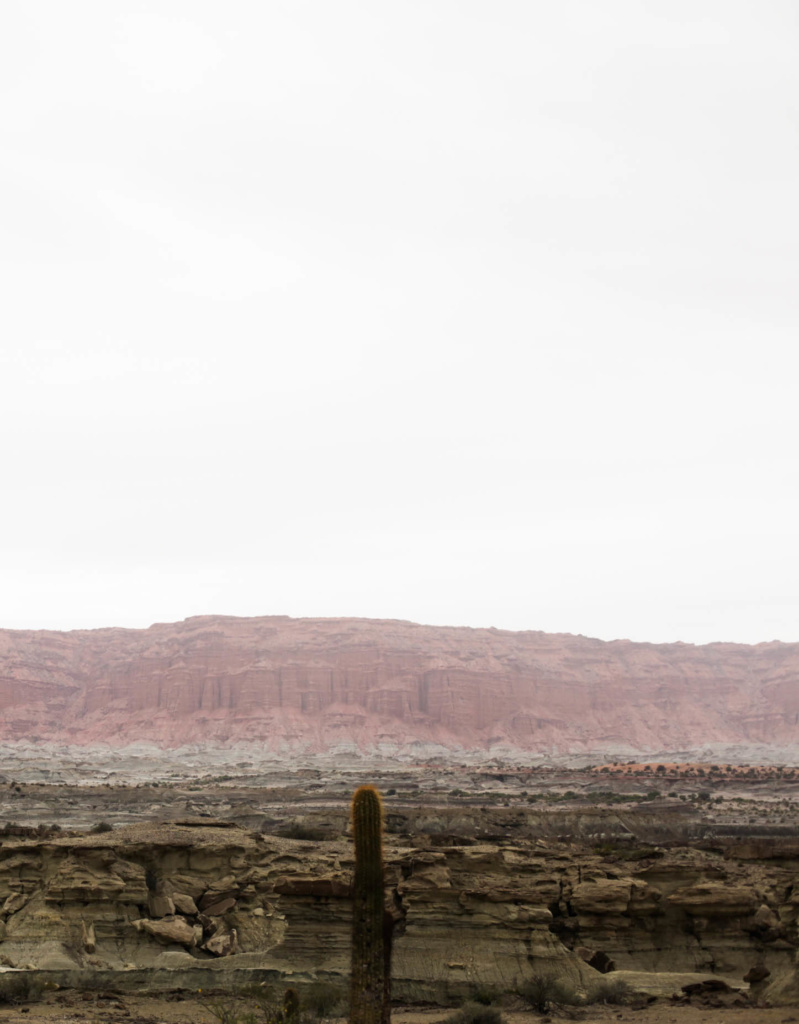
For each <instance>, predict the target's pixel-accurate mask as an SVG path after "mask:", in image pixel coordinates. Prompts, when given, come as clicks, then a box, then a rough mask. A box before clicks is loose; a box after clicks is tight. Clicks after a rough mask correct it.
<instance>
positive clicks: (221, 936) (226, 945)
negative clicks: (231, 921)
mask: <svg viewBox="0 0 799 1024" xmlns="http://www.w3.org/2000/svg"><path fill="white" fill-rule="evenodd" d="M238 947H239V943H238V936H237V935H236V929H235V928H231V929H230V931H229V932H217V934H216V935H214V936H213V938H211V939H209V940H208V941H207V942H206V943H205V945H204V946H203V949H207V950H208V952H209V953H213V954H214V956H232V955H233V954H234V953H237V952H238Z"/></svg>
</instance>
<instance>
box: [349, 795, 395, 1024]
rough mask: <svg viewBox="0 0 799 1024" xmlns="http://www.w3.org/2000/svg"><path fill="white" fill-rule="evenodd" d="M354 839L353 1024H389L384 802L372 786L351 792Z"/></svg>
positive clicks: (351, 1019)
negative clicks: (385, 923) (385, 914)
mask: <svg viewBox="0 0 799 1024" xmlns="http://www.w3.org/2000/svg"><path fill="white" fill-rule="evenodd" d="M352 832H353V836H354V839H355V880H354V884H353V922H352V976H351V987H350V1024H387V1021H388V1019H389V991H388V990H389V972H388V970H387V956H386V941H385V934H384V913H385V910H384V902H383V806H382V803H381V801H380V794H379V793H378V792H377V790H376V789H375V788H374V786H361V787H360V789H358V790H356V791H355V795H354V796H353V798H352Z"/></svg>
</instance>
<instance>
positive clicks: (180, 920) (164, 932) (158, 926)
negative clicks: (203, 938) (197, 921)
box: [133, 917, 202, 946]
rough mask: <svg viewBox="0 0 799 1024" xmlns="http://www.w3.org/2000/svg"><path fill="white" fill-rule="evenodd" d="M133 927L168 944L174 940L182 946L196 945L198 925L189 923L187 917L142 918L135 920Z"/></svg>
mask: <svg viewBox="0 0 799 1024" xmlns="http://www.w3.org/2000/svg"><path fill="white" fill-rule="evenodd" d="M133 927H134V928H136V930H137V931H140V932H146V933H147V934H148V935H152V936H153V938H155V939H158V941H159V942H163V943H165V944H167V945H170V944H171V943H173V942H174V943H177V944H178V945H180V946H194V945H196V942H197V933H196V931H195V928H196V927H197V926H195V925H191V924H189V922H188V921H187V920H186V919H185V917H171V918H168V917H167V918H162V919H161V920H157V921H151V920H149V919H147V918H141V919H139V920H138V921H134V922H133ZM200 935H202V929H200Z"/></svg>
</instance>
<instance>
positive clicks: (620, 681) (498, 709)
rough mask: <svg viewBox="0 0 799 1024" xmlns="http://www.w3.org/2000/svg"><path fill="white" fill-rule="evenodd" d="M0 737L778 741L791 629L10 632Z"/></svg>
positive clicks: (383, 742) (795, 694) (592, 745)
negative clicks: (607, 635)
mask: <svg viewBox="0 0 799 1024" xmlns="http://www.w3.org/2000/svg"><path fill="white" fill-rule="evenodd" d="M0 740H6V741H8V740H34V741H41V742H45V741H46V742H50V743H64V744H78V745H91V744H97V743H110V744H114V745H119V744H131V743H136V742H148V743H153V744H155V745H158V746H161V747H164V748H167V747H178V746H181V745H185V744H193V743H204V744H231V743H247V742H257V743H264V744H266V745H267V746H268V747H269V748H270V749H273V750H275V751H280V750H284V751H285V750H290V749H298V750H305V751H308V752H314V751H324V750H329V749H341V748H342V747H350V748H355V749H359V750H362V751H364V752H368V751H381V750H382V751H383V752H388V751H390V750H391V749H397V748H400V747H401V748H403V749H404V750H405V751H406V752H412V751H413V750H414V749H416V750H418V751H419V754H420V756H423V755H424V754H425V753H429V752H431V751H441V750H446V749H450V750H456V751H464V750H467V751H468V750H489V749H490V750H494V751H495V752H503V751H508V750H513V749H515V750H521V751H524V750H535V751H539V752H544V751H550V752H558V753H567V752H571V751H581V750H583V751H602V750H608V751H653V752H659V751H664V750H679V751H688V750H697V749H700V748H703V747H707V746H716V747H721V746H727V747H736V746H738V747H742V748H746V747H747V746H749V747H751V746H753V745H756V744H773V745H777V746H779V747H782V748H790V747H792V746H794V745H795V744H796V743H797V740H799V644H783V643H779V642H773V643H765V644H759V645H757V646H753V647H751V646H745V645H738V644H721V643H720V644H709V645H705V646H700V647H696V646H693V645H690V644H663V645H657V644H639V643H631V642H629V641H626V640H619V641H614V642H611V643H607V642H604V641H601V640H592V639H588V638H586V637H581V636H571V635H566V634H546V633H539V632H522V633H512V632H507V631H502V630H497V629H470V628H450V627H432V626H420V625H415V624H413V623H410V622H397V621H379V620H364V619H290V618H286V617H270V618H258V619H240V618H231V617H222V616H209V617H200V618H193V619H187V620H186V621H184V622H181V623H176V624H170V625H164V624H159V625H155V626H151V627H150V628H149V629H145V630H129V629H99V630H86V631H74V632H69V633H57V632H47V631H16V630H14V631H11V630H6V631H0Z"/></svg>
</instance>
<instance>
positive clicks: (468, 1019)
mask: <svg viewBox="0 0 799 1024" xmlns="http://www.w3.org/2000/svg"><path fill="white" fill-rule="evenodd" d="M504 1020H505V1018H504V1017H503V1016H502V1011H501V1010H500V1009H499V1007H497V1006H484V1005H483V1004H482V1003H475V1002H471V1001H470V1002H468V1003H464V1004H463V1006H462V1007H461V1008H460V1009H459V1010H456V1011H455V1013H451V1014H450V1015H449V1017H446V1018H445V1024H504Z"/></svg>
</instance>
